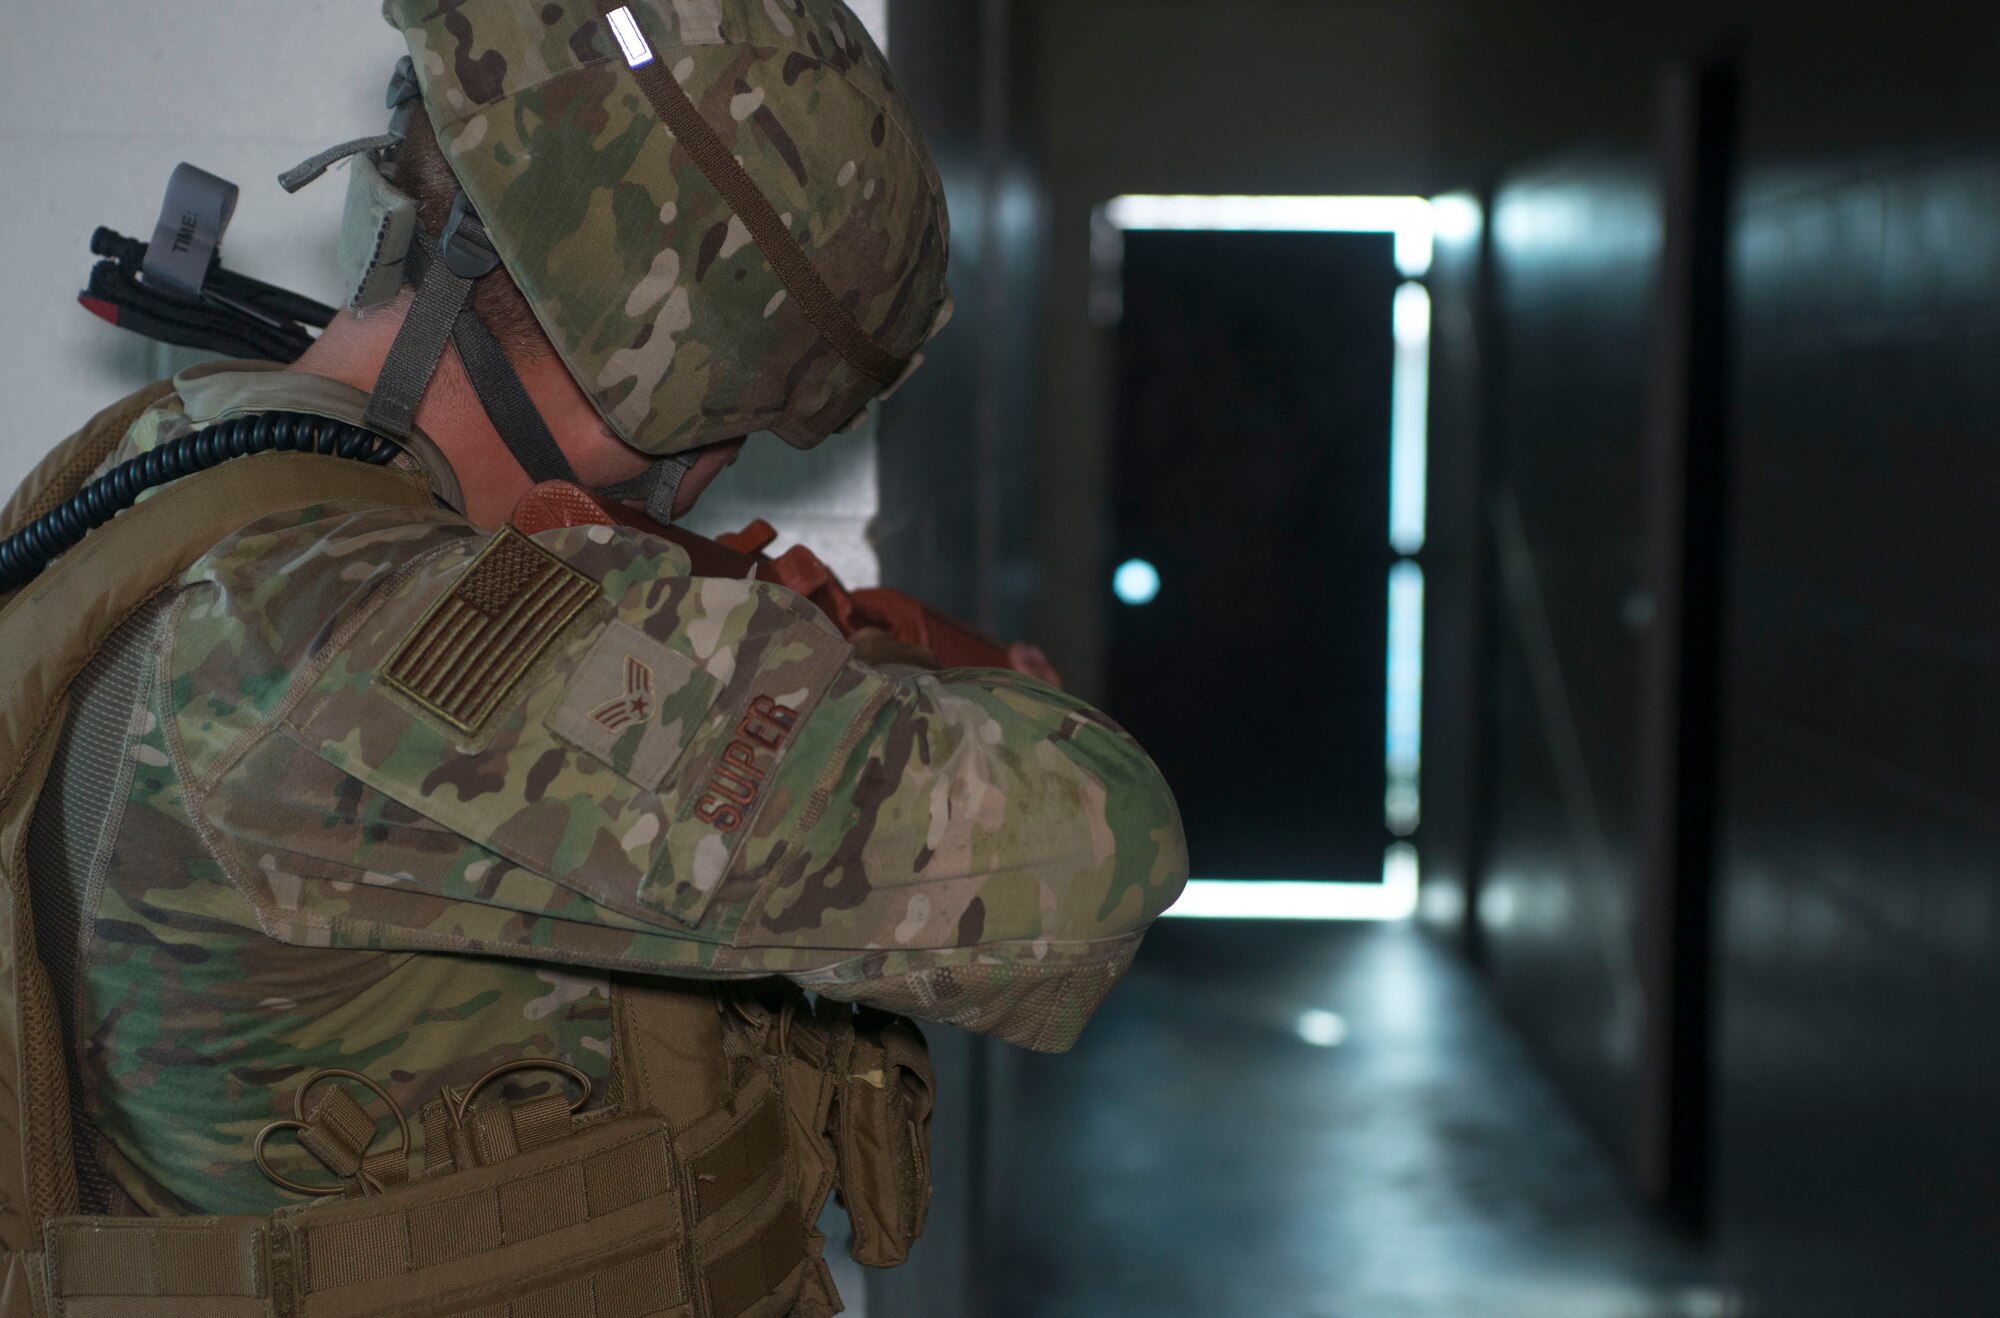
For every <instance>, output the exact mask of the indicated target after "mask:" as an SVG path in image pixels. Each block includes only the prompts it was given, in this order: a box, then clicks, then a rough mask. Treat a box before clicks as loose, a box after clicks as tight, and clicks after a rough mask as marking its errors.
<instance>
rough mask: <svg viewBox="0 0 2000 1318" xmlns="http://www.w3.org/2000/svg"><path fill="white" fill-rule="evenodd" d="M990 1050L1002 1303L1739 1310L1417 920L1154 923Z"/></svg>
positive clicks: (1290, 1312) (1018, 1312)
mask: <svg viewBox="0 0 2000 1318" xmlns="http://www.w3.org/2000/svg"><path fill="white" fill-rule="evenodd" d="M1308 1036H1309V1037H1310V1039H1311V1040H1312V1041H1311V1042H1308ZM998 1062H999V1065H998V1070H999V1076H998V1085H997V1089H996V1097H995V1101H994V1104H993V1114H994V1136H993V1138H994V1145H993V1152H994V1157H993V1165H994V1167H995V1172H994V1175H995V1178H996V1180H997V1181H998V1184H997V1185H996V1186H995V1202H996V1212H995V1235H994V1238H995V1240H996V1242H997V1243H996V1246H995V1252H994V1256H993V1258H992V1265H993V1267H992V1272H993V1275H994V1276H995V1277H996V1278H997V1279H998V1290H997V1293H996V1295H995V1296H994V1298H993V1299H992V1300H991V1302H990V1303H989V1305H988V1307H987V1312H988V1313H989V1314H991V1315H994V1316H995V1318H1139V1316H1140V1315H1145V1316H1146V1318H1708V1316H1711V1315H1715V1316H1719V1315H1723V1314H1727V1313H1729V1312H1731V1309H1730V1307H1729V1305H1728V1304H1727V1302H1726V1301H1725V1300H1724V1299H1723V1297H1721V1296H1720V1295H1719V1294H1717V1293H1716V1292H1715V1291H1714V1290H1713V1289H1711V1288H1710V1287H1708V1286H1706V1285H1705V1284H1704V1279H1703V1269H1702V1267H1701V1264H1700V1261H1699V1260H1698V1259H1697V1258H1696V1257H1695V1256H1694V1255H1693V1253H1692V1252H1691V1251H1690V1250H1689V1249H1687V1248H1686V1247H1684V1246H1682V1245H1681V1244H1680V1243H1678V1242H1677V1241H1676V1240H1674V1239H1673V1238H1671V1237H1668V1236H1666V1235H1665V1234H1663V1232H1662V1230H1661V1229H1660V1228H1658V1227H1656V1226H1654V1225H1653V1224H1652V1223H1651V1222H1650V1220H1649V1219H1647V1218H1646V1217H1645V1216H1644V1215H1643V1214H1642V1213H1641V1211H1640V1209H1639V1208H1638V1207H1637V1206H1636V1205H1635V1204H1634V1203H1633V1202H1632V1200H1631V1199H1630V1197H1629V1195H1628V1193H1627V1192H1626V1190H1625V1189H1624V1187H1623V1185H1622V1184H1621V1182H1620V1180H1619V1178H1618V1176H1617V1174H1616V1171H1615V1169H1614V1168H1613V1167H1612V1166H1610V1165H1609V1163H1608V1161H1607V1159H1606V1158H1605V1157H1604V1155H1603V1154H1602V1153H1601V1152H1600V1151H1599V1149H1598V1147H1597V1146H1596V1145H1595V1144H1594V1143H1593V1142H1592V1141H1591V1140H1590V1138H1589V1137H1588V1136H1587V1135H1585V1134H1584V1133H1583V1132H1582V1130H1581V1129H1580V1128H1579V1127H1578V1125H1577V1123H1576V1121H1575V1119H1574V1118H1573V1117H1572V1116H1571V1115H1570V1113H1569V1112H1568V1111H1567V1110H1566V1109H1565V1108H1564V1106H1563V1104H1562V1102H1561V1100H1560V1099H1559V1098H1558V1096H1557V1095H1556V1093H1555V1091H1554V1090H1553V1089H1552V1088H1551V1087H1550V1085H1549V1083H1548V1082H1547V1080H1545V1079H1544V1078H1543V1076H1542V1074H1541V1073H1540V1072H1539V1070H1538V1069H1537V1068H1536V1067H1535V1065H1534V1064H1533V1062H1532V1061H1531V1059H1530V1058H1529V1057H1528V1056H1527V1055H1526V1054H1525V1053H1524V1051H1523V1049H1522V1047H1521V1045H1520V1043H1519V1042H1518V1040H1517V1038H1516V1036H1515V1035H1514V1034H1513V1032H1512V1030H1511V1029H1510V1028H1509V1026H1508V1025H1507V1024H1506V1022H1505V1021H1503V1020H1502V1019H1500V1018H1499V1016H1498V1015H1497V1013H1496V1010H1495V1007H1494V1004H1493V1001H1492V997H1491V995H1490V994H1489V993H1488V992H1486V991H1485V990H1484V989H1483V988H1481V987H1480V985H1479V983H1478V982H1477V981H1476V980H1475V979H1474V977H1473V976H1472V974H1471V973H1470V972H1469V971H1468V970H1467V969H1466V968H1465V967H1463V966H1462V965H1461V964H1459V963H1458V962H1457V960H1456V959H1455V958H1454V957H1453V956H1452V954H1451V953H1449V952H1448V951H1446V950H1445V949H1443V948H1441V947H1440V946H1438V945H1437V944H1436V943H1434V942H1433V941H1431V940H1429V939H1427V938H1426V937H1424V936H1423V935H1422V934H1421V933H1419V932H1418V931H1417V930H1415V929H1414V928H1412V927H1410V926H1407V925H1341V926H1334V925H1297V924H1244V923H1220V924H1216V923H1197V922H1173V921H1168V922H1166V923H1163V924H1162V925H1161V926H1160V927H1159V928H1158V929H1157V930H1156V931H1155V933H1154V934H1153V936H1152V940H1151V941H1150V942H1149V943H1148V945H1147V947H1146V952H1145V955H1144V956H1142V957H1141V958H1140V961H1139V965H1138V967H1137V969H1136V970H1135V971H1134V972H1133V975H1132V978H1131V979H1130V980H1129V981H1128V982H1127V983H1126V985H1125V986H1124V987H1123V988H1122V989H1121V990H1120V992H1118V993H1117V994H1114V995H1113V996H1112V998H1111V1000H1110V1002H1109V1003H1108V1004H1107V1005H1106V1006H1105V1008H1104V1011H1103V1013H1102V1014H1101V1015H1100V1016H1099V1017H1098V1019H1097V1021H1096V1023H1095V1024H1094V1025H1093V1026H1092V1027H1091V1030H1090V1031H1089V1032H1088V1033H1086V1035H1085V1036H1084V1040H1083V1043H1082V1044H1081V1045H1080V1047H1079V1048H1078V1050H1077V1052H1076V1053H1074V1054H1073V1055H1071V1056H1070V1057H1069V1058H1067V1059H1049V1058H1042V1057H1033V1056H1028V1055H1024V1054H1013V1053H1011V1052H1010V1053H1008V1054H1007V1055H1005V1056H1003V1057H1002V1058H1000V1059H998Z"/></svg>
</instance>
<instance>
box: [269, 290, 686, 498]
mask: <svg viewBox="0 0 2000 1318" xmlns="http://www.w3.org/2000/svg"><path fill="white" fill-rule="evenodd" d="M410 300H411V298H410V293H409V290H407V289H406V290H405V291H404V293H403V295H402V296H401V297H400V298H398V299H397V300H396V301H395V302H392V303H390V304H389V305H388V306H386V307H383V308H381V309H380V310H377V311H372V312H368V313H365V314H363V313H356V312H353V311H348V310H343V311H342V312H341V313H340V314H339V315H337V316H335V317H334V320H333V323H332V324H331V325H329V326H327V328H326V331H325V332H324V333H323V334H321V335H320V337H319V339H318V340H317V341H316V342H315V343H314V344H313V346H312V347H310V348H308V349H307V350H306V353H305V355H304V356H303V357H301V358H299V360H298V361H297V362H295V363H294V364H293V365H292V367H291V369H292V370H295V371H302V372H305V373H307V374H310V375H321V376H325V377H327V378H328V379H333V380H339V381H340V382H342V383H343V384H347V385H351V386H352V387H354V388H355V389H358V390H360V391H361V392H363V393H372V392H373V391H374V389H375V381H376V378H377V377H378V376H379V375H381V373H382V364H383V362H385V361H387V360H388V357H389V350H390V348H391V347H392V346H393V345H394V344H395V342H396V333H397V331H398V330H400V329H401V328H402V326H403V317H404V315H405V314H406V313H407V312H408V309H409V303H410ZM514 364H515V369H516V371H517V372H518V374H519V375H520V377H521V383H522V385H523V386H525V387H526V389H527V390H528V394H529V396H530V397H531V398H533V399H534V401H535V406H536V407H537V409H538V410H540V411H541V413H542V419H543V420H544V421H546V422H547V423H548V426H549V429H550V431H551V432H552V433H553V434H554V435H555V436H556V442H557V443H559V444H560V445H561V446H562V449H563V453H564V456H566V457H567V458H568V459H569V462H570V465H571V466H572V467H573V468H575V470H576V472H577V474H578V477H579V478H580V479H581V480H582V481H583V482H584V483H585V484H587V485H592V486H599V487H602V486H610V485H615V484H617V483H618V482H620V481H622V480H626V479H628V478H629V477H632V476H636V475H638V474H639V473H640V472H641V471H643V470H645V467H646V464H647V459H646V458H645V456H644V455H642V454H639V453H636V452H634V451H633V450H631V449H629V448H627V447H626V446H625V445H624V444H623V443H622V442H620V441H619V440H618V439H617V437H616V436H613V435H611V434H610V433H609V432H608V431H606V429H605V428H604V425H603V422H602V420H601V419H600V418H599V417H598V415H597V412H596V409H595V408H593V407H592V406H591V404H590V400H589V399H587V398H585V397H584V396H583V392H582V391H581V390H580V389H578V388H577V387H576V385H575V382H574V381H572V380H571V379H570V377H569V373H568V371H566V370H565V369H564V368H563V366H562V363H561V362H559V361H557V360H556V359H555V358H554V357H553V356H550V357H547V358H537V359H529V360H523V359H521V358H519V357H516V358H514ZM416 423H417V428H418V429H419V430H421V431H423V432H424V433H425V434H426V435H428V436H429V437H430V439H431V442H432V443H433V444H435V445H437V447H438V450H439V451H440V452H441V453H443V454H444V456H445V460H446V461H447V462H449V463H451V466H452V471H453V473H454V474H455V475H456V476H457V477H458V483H459V487H460V489H461V490H463V492H464V495H465V515H466V517H467V518H469V519H470V520H471V521H472V522H473V524H474V525H476V526H481V527H486V528H489V529H491V528H493V527H497V526H500V525H501V524H502V523H504V522H505V521H506V520H507V518H508V516H509V515H510V514H511V513H512V512H513V511H514V505H515V504H517V503H519V502H520V500H521V496H522V495H524V494H526V493H527V492H528V490H529V489H530V488H531V482H530V481H529V478H528V474H527V473H526V472H524V471H522V470H521V468H520V464H518V463H517V462H515V461H514V458H513V455H512V454H510V453H509V452H508V451H507V446H506V445H505V444H504V443H503V442H501V439H500V435H499V432H497V431H496V430H494V428H493V423H492V422H490V421H488V420H487V418H486V410H485V409H484V408H483V407H481V406H480V404H479V396H478V394H476V393H475V392H474V391H473V388H472V381H471V380H470V379H468V378H467V377H466V374H465V368H464V367H463V366H461V365H460V364H459V360H458V354H457V352H456V351H454V350H452V349H451V348H449V347H447V348H446V350H445V354H444V359H443V360H442V361H441V362H439V363H438V372H437V374H436V375H435V376H433V377H432V379H431V385H430V388H429V389H427V390H425V392H424V397H423V401H422V403H420V404H419V405H418V407H417V417H416Z"/></svg>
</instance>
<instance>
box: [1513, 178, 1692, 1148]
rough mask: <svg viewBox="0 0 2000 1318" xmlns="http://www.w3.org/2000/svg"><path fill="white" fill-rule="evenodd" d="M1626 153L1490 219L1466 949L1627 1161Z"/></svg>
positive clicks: (1631, 685) (1652, 259)
mask: <svg viewBox="0 0 2000 1318" xmlns="http://www.w3.org/2000/svg"><path fill="white" fill-rule="evenodd" d="M1649 166H1650V161H1649V160H1648V158H1647V157H1646V156H1644V155H1643V154H1640V153H1630V154H1627V153H1613V152H1608V151H1607V152H1594V153H1588V154H1584V155H1580V156H1577V157H1574V158H1572V159H1570V160H1567V161H1565V162H1564V163H1562V164H1560V165H1556V166H1552V167H1548V168H1545V169H1542V170H1539V171H1533V172H1525V173H1523V174H1521V175H1520V176H1518V177H1516V178H1513V179H1511V180H1509V181H1508V182H1506V184H1505V185H1504V186H1503V187H1502V188H1501V189H1500V191H1499V192H1498V194H1497V196H1496V199H1495V204H1494V208H1493V214H1492V217H1491V224H1492V226H1493V249H1492V260H1493V263H1494V270H1493V279H1494V286H1495V293H1494V298H1495V303H1494V305H1495V316H1496V318H1497V320H1498V331H1497V332H1498V334H1499V336H1500V339H1501V342H1502V344H1503V345H1504V346H1503V349H1502V351H1503V354H1504V363H1505V365H1504V369H1503V370H1502V372H1501V373H1500V375H1499V377H1498V379H1497V382H1496V402H1495V415H1494V425H1495V431H1494V434H1493V438H1492V441H1491V454H1492V458H1491V460H1492V466H1491V468H1490V476H1489V485H1488V494H1487V498H1486V503H1485V507H1484V509H1483V510H1482V511H1483V513H1484V516H1485V519H1486V523H1487V531H1488V534H1489V535H1490V537H1491V541H1492V553H1493V555H1494V564H1495V573H1496V586H1495V603H1494V608H1495V611H1496V614H1497V617H1496V621H1495V624H1494V639H1493V648H1492V667H1491V669H1490V671H1489V673H1488V677H1487V681H1488V685H1487V688H1486V700H1487V702H1488V706H1489V707H1488V711H1487V717H1488V718H1489V719H1490V720H1491V724H1490V726H1491V729H1492V731H1491V736H1492V745H1491V747H1490V750H1489V758H1488V759H1487V760H1486V761H1485V772H1486V773H1487V774H1489V775H1490V782H1488V783H1487V784H1486V790H1487V791H1488V792H1489V793H1490V799H1491V819H1492V833H1491V837H1490V840H1489V844H1488V847H1489V849H1488V851H1487V853H1486V869H1485V872H1484V874H1483V876H1482V878H1481V882H1480V901H1481V913H1482V917H1483V918H1482V922H1481V929H1482V937H1483V940H1484V946H1485V950H1486V954H1487V960H1488V965H1489V969H1490V971H1491V974H1492V977H1493V982H1494V985H1495V987H1496V988H1497V990H1498V991H1499V994H1500V997H1501V1000H1502V1002H1503V1004H1504V1005H1505V1006H1506V1008H1507V1010H1508V1012H1509V1013H1510V1015H1511V1016H1512V1017H1513V1019H1514V1020H1515V1021H1517V1022H1518V1023H1519V1025H1520V1027H1521V1028H1522V1030H1523V1032H1524V1033H1525V1034H1526V1035H1527V1037H1528V1040H1529V1042H1530V1043H1531V1045H1532V1046H1533V1047H1534V1048H1535V1049H1536V1050H1537V1052H1538V1053H1539V1054H1540V1055H1541V1056H1542V1057H1543V1059H1544V1060H1545V1061H1546V1062H1547V1063H1548V1065H1549V1066H1550V1068H1551V1069H1552V1071H1553V1072H1554V1073H1555V1075H1556V1076H1557V1077H1558V1079H1559V1080H1560V1081H1561V1082H1562V1083H1563V1084H1564V1086H1565V1087H1566V1089H1567V1090H1568V1091H1569V1093H1570V1095H1571V1097H1572V1099H1573V1100H1574V1101H1575V1102H1576V1103H1577V1105H1578V1107H1579V1109H1580V1110H1581V1111H1582V1112H1583V1113H1584V1115H1585V1116H1586V1118H1587V1119H1588V1120H1589V1121H1590V1123H1591V1124H1592V1126H1593V1127H1594V1128H1595V1129H1596V1130H1597V1131H1598V1132H1599V1134H1600V1135H1601V1136H1602V1137H1603V1138H1604V1139H1605V1140H1606V1141H1607V1142H1608V1143H1609V1144H1610V1145H1611V1146H1612V1148H1613V1149H1614V1150H1616V1151H1618V1152H1619V1153H1621V1154H1629V1153H1630V1152H1631V1150H1632V1145H1633V1139H1634V1132H1633V1100H1634V1090H1633V1086H1634V1084H1635V1081H1636V1067H1637V1064H1638V1046H1639V1029H1640V1026H1641V1011H1642V1003H1641V1000H1640V986H1639V981H1638V971H1637V965H1636V962H1635V959H1634V937H1635V929H1634V924H1633V921H1634V903H1635V899H1636V890H1635V885H1636V856H1635V850H1636V846H1637V841H1636V837H1635V827H1636V800H1635V790H1636V781H1637V779H1636V764H1635V760H1636V752H1637V745H1638V735H1639V724H1638V718H1639V701H1640V689H1639V683H1640V677H1641V668H1640V659H1641V651H1640V639H1641V632H1642V630H1643V628H1644V626H1645V623H1646V618H1647V608H1648V601H1647V598H1646V595H1645V593H1644V590H1643V583H1644V564H1643V545H1644V532H1643V525H1642V523H1643V513H1644V508H1645V498H1644V490H1643V488H1642V472H1643V469H1644V446H1643V439H1644V434H1645V431H1644V426H1645V421H1646V407H1647V403H1648V399H1649V391H1650V389H1651V372H1652V368H1653V355H1654V335H1653V323H1654V317H1655V314H1656V310H1657V304H1658V279H1659V262H1660V251H1661V249H1660V237H1661V233H1660V229H1661V217H1660V205H1661V197H1660V190H1659V184H1658V182H1657V179H1656V178H1655V176H1654V175H1653V173H1652V172H1651V170H1650V168H1649Z"/></svg>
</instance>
